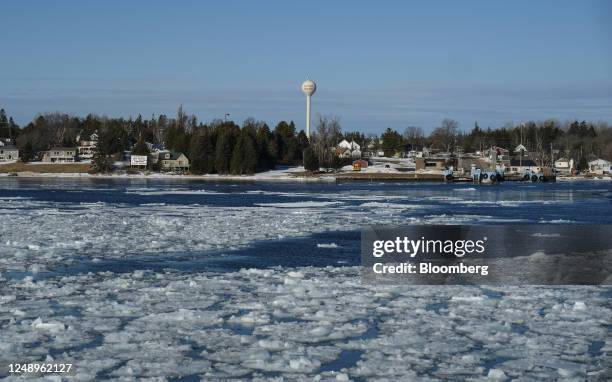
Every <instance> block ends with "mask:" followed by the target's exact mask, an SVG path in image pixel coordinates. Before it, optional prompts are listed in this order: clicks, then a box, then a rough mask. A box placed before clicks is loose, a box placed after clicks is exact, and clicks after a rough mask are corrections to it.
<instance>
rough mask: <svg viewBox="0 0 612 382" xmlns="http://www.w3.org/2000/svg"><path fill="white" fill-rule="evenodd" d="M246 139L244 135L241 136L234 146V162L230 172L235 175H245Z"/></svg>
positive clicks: (231, 162) (231, 164)
mask: <svg viewBox="0 0 612 382" xmlns="http://www.w3.org/2000/svg"><path fill="white" fill-rule="evenodd" d="M245 141H246V139H245V137H244V134H241V135H240V137H239V138H238V142H236V146H234V152H233V154H232V160H231V161H230V172H231V173H232V174H234V175H242V174H244V152H245V147H246V142H245Z"/></svg>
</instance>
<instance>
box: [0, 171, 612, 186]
mask: <svg viewBox="0 0 612 382" xmlns="http://www.w3.org/2000/svg"><path fill="white" fill-rule="evenodd" d="M354 175H357V174H350V173H349V174H346V173H338V174H321V175H317V176H303V175H294V174H293V173H292V172H290V171H286V170H274V171H271V172H264V173H259V174H254V175H218V174H206V175H179V174H161V173H153V174H142V173H141V174H127V173H123V174H112V173H111V174H90V173H86V172H34V171H23V172H11V173H9V172H4V173H0V178H28V179H32V178H79V179H152V180H179V179H180V180H202V181H211V182H220V181H243V182H251V181H253V182H296V183H303V182H324V183H329V182H364V181H376V182H398V181H403V182H436V183H445V182H444V181H443V179H439V177H435V176H426V177H423V178H422V179H420V177H419V178H415V177H413V176H402V177H399V176H393V175H391V176H390V174H388V173H380V174H378V173H367V174H365V173H364V174H359V175H360V176H357V177H355V176H354ZM394 175H395V174H394ZM402 175H406V174H402ZM577 181H612V177H611V176H595V177H557V182H577ZM455 183H466V182H455Z"/></svg>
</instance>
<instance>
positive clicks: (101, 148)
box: [0, 107, 612, 174]
mask: <svg viewBox="0 0 612 382" xmlns="http://www.w3.org/2000/svg"><path fill="white" fill-rule="evenodd" d="M94 132H95V133H97V135H98V144H97V149H96V152H95V155H94V160H93V165H94V168H95V169H96V170H97V171H110V170H111V169H112V163H113V162H114V161H115V160H121V159H123V154H124V152H125V151H126V150H131V151H132V153H133V154H140V155H147V154H149V147H148V145H147V144H146V143H149V144H154V145H162V144H163V146H164V148H165V149H167V150H172V151H176V152H182V153H184V154H185V155H186V156H187V157H188V159H189V161H190V172H192V173H194V174H215V173H216V174H252V173H255V172H259V171H265V170H268V169H272V168H274V167H275V166H276V165H277V164H281V165H299V164H304V166H305V167H306V169H307V170H311V171H316V170H318V169H319V168H320V167H323V168H327V169H333V168H340V167H342V166H343V165H345V164H347V160H343V159H340V158H339V157H338V153H337V152H336V151H335V150H333V148H334V147H336V145H337V144H338V143H339V142H340V141H341V140H342V139H346V140H348V141H349V142H350V141H355V142H356V143H357V144H359V145H360V146H361V150H362V152H363V151H373V152H375V153H378V152H380V151H383V152H384V154H385V156H393V155H397V154H398V153H406V152H408V151H410V150H421V149H423V148H424V147H428V148H432V149H435V148H437V149H439V150H440V151H447V152H451V153H454V154H459V153H462V152H475V151H482V150H483V149H486V148H488V147H491V146H499V147H503V148H506V149H508V150H510V151H513V149H514V148H515V147H516V146H518V145H519V144H520V143H521V142H522V144H523V145H524V146H525V147H526V148H527V151H529V152H530V154H531V155H532V156H533V157H534V158H533V159H535V160H538V161H540V162H542V163H544V162H546V161H550V153H551V148H552V150H553V151H554V153H555V156H556V157H560V156H568V157H571V158H574V159H576V160H577V161H578V163H579V167H586V162H587V161H588V160H591V159H593V158H595V157H600V158H604V159H608V160H610V159H612V127H611V126H610V125H609V124H608V123H606V122H588V121H569V122H559V121H557V120H554V119H548V120H544V121H529V122H525V123H524V124H507V125H505V126H502V127H499V128H495V129H492V128H490V127H488V128H486V129H483V128H481V127H480V126H479V125H478V123H475V124H474V127H473V128H472V129H471V130H470V131H464V130H461V129H460V128H459V123H458V122H457V121H455V120H452V119H448V118H447V119H444V120H443V121H442V122H441V123H440V125H439V126H437V127H436V128H434V129H433V130H432V132H431V133H430V134H429V135H426V134H425V133H424V130H423V129H422V128H421V127H417V126H409V127H407V128H405V129H404V130H403V132H401V133H400V132H399V131H398V130H396V129H393V128H391V127H389V128H387V129H385V130H384V131H383V133H382V134H380V135H376V134H369V135H365V134H363V133H362V132H358V131H353V132H346V133H343V132H342V127H341V124H340V119H339V118H338V117H334V116H318V117H317V120H316V121H315V129H314V132H313V134H312V137H311V140H310V141H309V140H308V139H307V138H306V135H305V133H304V132H303V131H297V129H296V126H295V124H294V123H293V122H285V121H281V122H279V123H278V124H277V125H276V126H275V127H274V128H273V129H271V128H270V127H269V126H268V125H267V124H266V123H265V122H263V121H258V120H255V119H253V118H249V119H247V120H245V121H244V122H243V124H242V126H240V125H238V124H236V123H235V122H234V121H225V120H220V119H216V120H213V121H211V122H209V123H202V122H200V121H198V119H197V117H196V116H194V115H188V114H187V113H186V112H185V111H184V110H183V108H182V107H179V108H178V110H177V114H176V116H174V117H169V116H167V115H164V114H161V115H159V116H157V117H155V116H152V117H151V118H149V119H144V118H143V117H142V116H140V115H139V116H138V117H137V118H135V119H132V118H129V119H124V118H109V117H105V116H98V115H94V114H89V115H87V116H86V117H85V118H79V117H75V116H71V115H68V114H63V113H46V114H40V115H38V116H36V117H35V118H34V120H32V121H31V122H29V123H28V124H27V125H26V126H24V127H22V128H20V127H19V126H18V125H17V124H16V123H15V122H14V121H13V119H12V118H11V117H7V114H6V112H5V111H4V109H1V110H0V138H3V139H6V138H12V139H13V140H14V141H15V142H16V145H17V146H18V148H19V149H20V152H21V158H22V160H24V161H31V160H33V159H35V158H36V156H37V153H39V152H40V151H45V150H48V149H50V148H52V147H57V146H68V147H74V146H75V141H76V138H77V136H80V137H81V139H89V136H90V135H91V134H93V133H94ZM145 142H146V143H145ZM551 145H552V147H551ZM154 169H155V168H154Z"/></svg>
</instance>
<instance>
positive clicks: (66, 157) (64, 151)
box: [42, 147, 77, 163]
mask: <svg viewBox="0 0 612 382" xmlns="http://www.w3.org/2000/svg"><path fill="white" fill-rule="evenodd" d="M76 152H77V150H76V149H75V148H74V147H53V148H51V149H50V150H49V151H43V152H42V161H43V162H50V163H72V162H74V158H75V156H76Z"/></svg>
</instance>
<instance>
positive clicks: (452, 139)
mask: <svg viewBox="0 0 612 382" xmlns="http://www.w3.org/2000/svg"><path fill="white" fill-rule="evenodd" d="M458 133H459V122H457V121H455V120H454V119H450V118H444V120H442V124H441V125H440V127H437V128H436V129H435V130H434V131H433V132H432V133H431V137H432V140H433V141H434V142H435V143H439V144H441V145H442V146H444V148H445V149H446V151H448V152H453V150H454V149H455V146H456V142H457V136H458Z"/></svg>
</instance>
